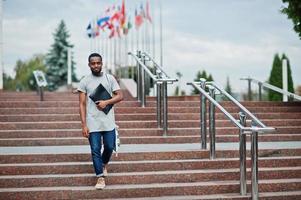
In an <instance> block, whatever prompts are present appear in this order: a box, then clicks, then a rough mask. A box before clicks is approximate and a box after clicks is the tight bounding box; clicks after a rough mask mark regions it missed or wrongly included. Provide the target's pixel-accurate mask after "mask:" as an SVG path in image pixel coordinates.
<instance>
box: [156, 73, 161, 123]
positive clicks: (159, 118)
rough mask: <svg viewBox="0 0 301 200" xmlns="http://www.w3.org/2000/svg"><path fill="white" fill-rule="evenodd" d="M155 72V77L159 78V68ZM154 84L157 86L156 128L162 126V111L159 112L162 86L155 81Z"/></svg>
mask: <svg viewBox="0 0 301 200" xmlns="http://www.w3.org/2000/svg"><path fill="white" fill-rule="evenodd" d="M156 74H157V78H158V79H160V78H161V73H160V71H159V70H157V71H156ZM156 86H157V124H158V128H161V127H162V124H161V116H162V113H161V95H162V91H161V88H162V84H161V83H158V82H157V83H156Z"/></svg>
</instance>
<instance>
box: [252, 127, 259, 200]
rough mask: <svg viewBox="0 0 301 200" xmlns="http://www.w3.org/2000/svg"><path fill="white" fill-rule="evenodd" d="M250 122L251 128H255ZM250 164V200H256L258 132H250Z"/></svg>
mask: <svg viewBox="0 0 301 200" xmlns="http://www.w3.org/2000/svg"><path fill="white" fill-rule="evenodd" d="M254 124H255V123H254V122H253V121H252V125H251V126H252V127H255V125H254ZM251 163H252V173H251V176H252V180H251V184H252V200H258V198H259V197H258V196H259V195H258V132H257V131H252V135H251Z"/></svg>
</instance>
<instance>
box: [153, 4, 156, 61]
mask: <svg viewBox="0 0 301 200" xmlns="http://www.w3.org/2000/svg"><path fill="white" fill-rule="evenodd" d="M154 11H155V10H154V6H152V13H153V19H152V33H153V38H152V40H153V41H152V42H153V59H154V60H155V59H156V41H155V36H156V35H155V27H156V26H155V12H154Z"/></svg>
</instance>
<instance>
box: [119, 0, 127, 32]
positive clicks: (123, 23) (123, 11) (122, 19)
mask: <svg viewBox="0 0 301 200" xmlns="http://www.w3.org/2000/svg"><path fill="white" fill-rule="evenodd" d="M125 17H126V16H125V4H124V0H122V5H121V11H120V20H119V21H120V26H121V27H123V26H124V25H125V21H126V18H125Z"/></svg>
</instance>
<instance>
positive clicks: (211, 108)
mask: <svg viewBox="0 0 301 200" xmlns="http://www.w3.org/2000/svg"><path fill="white" fill-rule="evenodd" d="M208 88H209V95H210V96H211V97H212V98H213V99H215V88H214V87H213V86H209V87H208ZM209 137H210V159H215V157H216V153H215V105H214V104H213V103H212V102H210V105H209Z"/></svg>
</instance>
